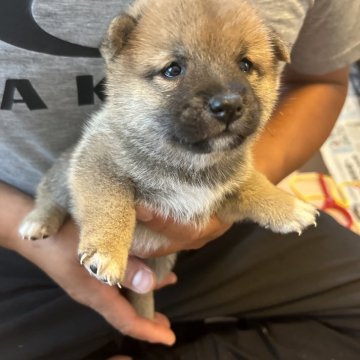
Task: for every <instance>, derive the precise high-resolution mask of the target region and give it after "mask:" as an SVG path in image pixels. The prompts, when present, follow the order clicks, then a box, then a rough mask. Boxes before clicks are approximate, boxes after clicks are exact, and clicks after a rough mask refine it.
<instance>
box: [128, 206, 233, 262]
mask: <svg viewBox="0 0 360 360" xmlns="http://www.w3.org/2000/svg"><path fill="white" fill-rule="evenodd" d="M136 218H137V220H138V221H141V222H143V223H144V224H145V225H146V226H147V227H148V228H149V229H151V230H153V231H155V232H157V233H160V234H162V235H164V236H166V237H167V238H168V239H170V240H171V242H170V244H169V245H168V246H166V248H161V249H160V250H158V251H156V252H152V253H147V254H144V253H142V254H135V255H137V256H139V257H141V258H147V257H156V256H163V255H167V254H171V253H175V252H178V251H180V250H194V249H199V248H201V247H203V246H204V245H206V244H207V243H208V242H210V241H213V240H215V239H217V238H218V237H220V236H221V235H222V234H224V233H225V232H226V231H227V230H229V228H230V227H231V226H232V224H226V223H223V222H222V221H220V219H219V218H218V217H216V216H213V217H212V218H211V219H210V222H209V224H208V225H207V226H205V227H204V228H202V229H198V228H196V227H195V226H194V225H182V224H179V223H176V222H175V221H173V220H172V219H163V218H161V217H160V216H158V215H156V214H154V213H152V212H151V211H149V210H147V209H145V208H143V207H137V208H136Z"/></svg>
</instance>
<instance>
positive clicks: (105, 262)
mask: <svg viewBox="0 0 360 360" xmlns="http://www.w3.org/2000/svg"><path fill="white" fill-rule="evenodd" d="M78 256H79V259H80V264H81V265H83V266H84V267H85V269H86V270H87V271H88V272H89V274H90V275H92V276H95V277H96V278H97V279H98V280H100V281H102V282H104V283H106V284H108V285H119V284H121V282H122V280H123V278H124V274H125V269H126V259H127V257H125V261H124V260H123V259H122V258H119V257H117V256H114V255H112V254H111V253H109V252H106V253H105V252H101V251H100V250H99V249H95V248H94V249H90V248H89V247H88V248H86V249H82V248H81V247H80V248H79V252H78Z"/></svg>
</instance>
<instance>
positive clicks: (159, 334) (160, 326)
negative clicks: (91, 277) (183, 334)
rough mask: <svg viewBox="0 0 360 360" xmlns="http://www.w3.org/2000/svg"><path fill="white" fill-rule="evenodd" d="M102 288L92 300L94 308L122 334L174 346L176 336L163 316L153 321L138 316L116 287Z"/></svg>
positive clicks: (105, 286) (157, 316) (103, 286)
mask: <svg viewBox="0 0 360 360" xmlns="http://www.w3.org/2000/svg"><path fill="white" fill-rule="evenodd" d="M101 285H102V287H101V288H99V291H98V292H97V294H95V295H94V296H95V297H96V298H95V299H94V298H93V299H92V308H93V309H95V310H96V311H98V312H99V313H100V314H101V315H102V316H103V317H104V318H105V320H106V321H108V322H109V323H110V324H111V325H112V326H113V327H115V328H116V329H118V330H119V331H120V332H121V333H122V334H124V335H127V336H131V337H134V338H136V339H139V340H144V341H148V342H150V343H162V344H165V345H172V344H174V342H175V334H174V333H173V331H172V330H171V329H170V322H169V320H168V319H167V318H166V317H165V315H162V314H156V316H155V318H154V319H153V320H149V319H145V318H142V317H140V316H138V315H137V313H136V311H135V310H134V308H133V307H132V306H131V304H130V303H129V302H128V301H127V300H126V299H125V298H124V297H123V296H122V295H121V294H119V291H118V290H117V289H116V287H109V286H108V285H103V284H101Z"/></svg>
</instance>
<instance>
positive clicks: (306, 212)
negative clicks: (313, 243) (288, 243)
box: [267, 198, 319, 235]
mask: <svg viewBox="0 0 360 360" xmlns="http://www.w3.org/2000/svg"><path fill="white" fill-rule="evenodd" d="M292 200H293V206H292V209H291V210H290V211H289V212H286V213H285V212H284V214H282V216H281V217H279V218H277V219H276V221H271V222H270V223H269V226H267V227H269V228H270V229H271V230H273V231H275V232H279V233H283V234H286V233H291V232H297V233H298V234H299V235H301V233H302V231H303V230H304V229H305V228H307V227H308V226H310V225H314V226H316V217H317V216H318V215H319V212H318V211H317V210H316V208H315V207H314V206H313V205H311V204H308V203H306V202H304V201H302V200H299V199H297V198H293V199H292ZM285 208H286V207H285ZM272 220H274V219H272Z"/></svg>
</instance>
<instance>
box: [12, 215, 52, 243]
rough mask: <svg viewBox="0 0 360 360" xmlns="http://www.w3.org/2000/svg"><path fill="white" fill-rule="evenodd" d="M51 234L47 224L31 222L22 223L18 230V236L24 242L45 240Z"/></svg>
mask: <svg viewBox="0 0 360 360" xmlns="http://www.w3.org/2000/svg"><path fill="white" fill-rule="evenodd" d="M53 233H54V232H53V231H52V230H51V228H50V227H49V226H48V225H47V224H44V223H42V222H37V221H31V220H25V221H23V223H22V224H21V225H20V228H19V234H20V235H21V237H22V238H23V239H24V240H38V239H46V238H47V237H49V236H50V235H52V234H53Z"/></svg>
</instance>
